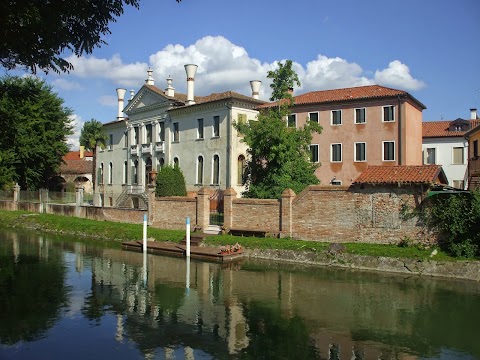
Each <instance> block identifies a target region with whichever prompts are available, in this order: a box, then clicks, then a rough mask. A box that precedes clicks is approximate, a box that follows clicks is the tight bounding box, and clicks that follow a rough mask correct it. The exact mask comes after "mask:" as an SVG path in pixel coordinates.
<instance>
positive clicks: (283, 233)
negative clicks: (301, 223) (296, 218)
mask: <svg viewBox="0 0 480 360" xmlns="http://www.w3.org/2000/svg"><path fill="white" fill-rule="evenodd" d="M293 199H295V192H294V191H293V190H292V189H285V190H284V191H283V193H282V200H281V204H280V237H291V236H292V233H293V224H292V203H293Z"/></svg>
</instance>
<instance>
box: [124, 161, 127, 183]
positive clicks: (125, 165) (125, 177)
mask: <svg viewBox="0 0 480 360" xmlns="http://www.w3.org/2000/svg"><path fill="white" fill-rule="evenodd" d="M127 167H128V163H127V162H126V161H125V162H124V163H123V183H124V184H126V183H127V182H128V177H127V171H128V170H127Z"/></svg>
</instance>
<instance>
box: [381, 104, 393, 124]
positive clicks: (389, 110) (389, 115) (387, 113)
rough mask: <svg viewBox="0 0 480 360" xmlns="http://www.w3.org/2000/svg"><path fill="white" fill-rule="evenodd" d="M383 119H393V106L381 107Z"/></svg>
mask: <svg viewBox="0 0 480 360" xmlns="http://www.w3.org/2000/svg"><path fill="white" fill-rule="evenodd" d="M383 121H395V106H393V105H390V106H384V107H383Z"/></svg>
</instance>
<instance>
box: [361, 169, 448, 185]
mask: <svg viewBox="0 0 480 360" xmlns="http://www.w3.org/2000/svg"><path fill="white" fill-rule="evenodd" d="M446 180H447V179H446V176H445V173H444V172H443V170H442V167H441V166H440V165H397V166H368V167H367V169H366V170H365V171H364V172H363V173H361V174H360V175H359V176H358V177H357V178H356V179H355V181H354V182H353V183H354V184H435V183H439V182H440V183H446Z"/></svg>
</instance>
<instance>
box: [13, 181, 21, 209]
mask: <svg viewBox="0 0 480 360" xmlns="http://www.w3.org/2000/svg"><path fill="white" fill-rule="evenodd" d="M19 200H20V185H18V183H17V184H15V186H14V187H13V210H18V201H19Z"/></svg>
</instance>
